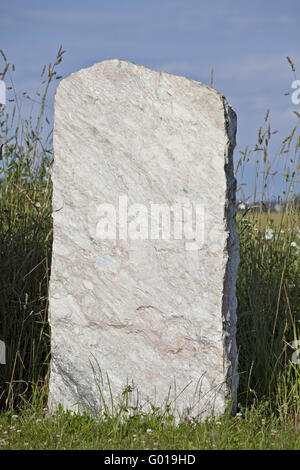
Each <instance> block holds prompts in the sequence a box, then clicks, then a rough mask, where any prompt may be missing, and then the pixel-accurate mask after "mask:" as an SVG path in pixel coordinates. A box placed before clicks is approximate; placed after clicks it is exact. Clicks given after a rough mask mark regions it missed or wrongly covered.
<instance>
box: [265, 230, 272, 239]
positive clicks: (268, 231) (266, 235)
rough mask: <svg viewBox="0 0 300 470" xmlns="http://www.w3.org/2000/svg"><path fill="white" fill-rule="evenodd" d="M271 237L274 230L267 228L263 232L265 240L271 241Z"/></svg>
mask: <svg viewBox="0 0 300 470" xmlns="http://www.w3.org/2000/svg"><path fill="white" fill-rule="evenodd" d="M273 236H274V230H273V229H272V228H268V229H267V230H266V232H265V239H266V240H272V238H273Z"/></svg>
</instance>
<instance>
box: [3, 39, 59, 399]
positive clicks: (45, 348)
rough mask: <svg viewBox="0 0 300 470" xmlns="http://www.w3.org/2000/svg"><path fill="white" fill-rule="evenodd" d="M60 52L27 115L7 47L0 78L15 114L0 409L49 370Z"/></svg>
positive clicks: (8, 146) (6, 204)
mask: <svg viewBox="0 0 300 470" xmlns="http://www.w3.org/2000/svg"><path fill="white" fill-rule="evenodd" d="M62 54H63V51H62V49H61V48H60V49H59V51H58V55H57V57H56V60H55V64H54V65H52V64H49V65H48V67H44V68H43V71H42V83H41V86H40V87H39V90H38V91H37V94H36V96H35V100H37V101H39V102H40V105H39V111H38V113H36V116H35V118H34V117H33V114H34V113H32V114H31V116H30V118H29V119H24V118H23V114H24V113H23V107H24V100H26V99H27V97H29V95H27V94H26V93H24V94H23V95H22V96H21V97H20V96H19V95H18V94H17V93H16V92H15V89H14V82H13V79H12V74H13V72H14V66H13V65H10V64H9V63H8V62H7V60H6V57H5V55H4V53H3V52H2V58H3V60H4V70H3V73H2V76H1V78H2V79H4V78H5V82H6V84H7V86H8V91H10V94H11V95H12V96H13V97H12V98H11V99H10V101H11V102H12V104H11V107H12V108H11V112H10V113H8V112H7V111H6V108H5V106H0V137H1V144H2V145H1V162H0V164H1V166H0V172H1V173H0V223H1V225H0V263H1V270H0V325H1V326H0V339H1V340H2V341H4V342H5V344H6V364H5V365H1V366H0V407H2V408H3V407H7V406H9V405H13V406H18V405H20V404H21V402H22V399H24V398H28V396H29V395H30V394H31V393H32V387H36V385H37V384H38V383H41V385H42V384H43V382H44V380H45V378H46V377H47V373H48V364H49V352H50V348H49V326H48V322H47V307H48V301H47V293H48V281H49V275H50V264H51V246H52V217H51V197H52V185H51V178H50V169H51V164H52V158H53V157H52V156H53V152H52V144H51V137H52V131H51V129H50V132H49V131H48V132H47V127H49V124H50V122H49V121H48V119H47V117H46V115H45V103H46V98H47V94H48V92H49V88H50V86H51V84H52V82H53V80H54V78H55V77H56V76H57V75H56V71H55V68H56V66H57V65H58V63H59V62H60V61H61V58H62ZM29 98H30V97H29Z"/></svg>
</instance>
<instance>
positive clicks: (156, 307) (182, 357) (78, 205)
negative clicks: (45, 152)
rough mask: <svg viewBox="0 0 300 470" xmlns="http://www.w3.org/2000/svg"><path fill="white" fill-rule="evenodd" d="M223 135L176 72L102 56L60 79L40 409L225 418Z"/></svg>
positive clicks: (227, 212) (229, 366)
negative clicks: (44, 388)
mask: <svg viewBox="0 0 300 470" xmlns="http://www.w3.org/2000/svg"><path fill="white" fill-rule="evenodd" d="M235 133H236V115H235V113H234V111H233V110H232V108H231V107H230V105H229V104H228V102H227V101H226V99H225V98H224V96H223V95H221V94H219V93H217V92H216V91H215V90H213V89H211V88H209V87H208V86H205V85H203V84H201V83H198V82H196V81H193V80H189V79H187V78H184V77H180V76H175V75H170V74H167V73H161V72H157V71H153V70H150V69H148V68H146V67H143V66H139V65H136V64H133V63H130V62H126V61H121V60H108V61H104V62H101V63H98V64H96V65H94V66H93V67H90V68H88V69H84V70H80V71H79V72H76V73H74V74H72V75H70V76H69V77H67V78H66V79H64V80H62V82H61V83H60V85H59V87H58V90H57V92H56V97H55V125H54V169H53V220H54V243H53V258H52V272H51V281H50V325H51V376H50V391H49V408H50V411H55V409H56V408H57V407H58V405H59V404H62V405H63V407H64V408H65V409H72V410H78V411H79V412H82V411H83V410H89V411H91V412H97V411H99V410H100V409H101V407H102V406H103V401H105V402H106V404H107V405H109V406H111V400H113V403H114V404H115V405H117V404H118V403H120V402H121V401H122V400H124V399H125V398H126V399H127V401H128V404H129V406H137V407H138V409H142V410H149V409H150V405H155V406H161V407H163V408H164V407H165V405H166V404H169V406H170V407H171V409H172V410H173V411H175V412H176V413H178V414H179V415H181V416H187V415H190V416H191V415H192V416H196V415H198V416H199V415H200V416H201V417H202V418H204V417H206V416H207V415H209V414H211V413H214V414H215V415H218V414H220V413H222V412H223V411H224V410H225V409H226V407H227V406H228V405H230V406H231V410H234V408H235V401H236V389H237V384H238V375H237V347H236V339H235V334H236V296H235V282H236V274H237V266H238V261H239V254H238V239H237V235H236V232H235V215H236V210H235V178H234V174H233V161H232V159H233V156H232V154H233V149H234V146H235ZM124 392H125V394H124ZM125 395H126V397H125Z"/></svg>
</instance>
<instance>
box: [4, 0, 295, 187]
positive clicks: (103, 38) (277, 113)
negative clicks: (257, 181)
mask: <svg viewBox="0 0 300 470" xmlns="http://www.w3.org/2000/svg"><path fill="white" fill-rule="evenodd" d="M299 20H300V2H299V0H284V1H283V0H260V1H258V0H251V2H250V1H249V0H247V1H245V0H222V1H221V0H214V1H208V0H198V1H197V0H182V1H177V0H147V1H146V0H123V1H121V0H110V1H102V0H85V1H82V0H81V1H77V0H72V1H71V0H52V1H51V2H49V1H44V0H39V1H36V0H22V1H21V0H9V1H8V0H0V48H1V49H2V50H3V51H4V52H5V54H6V56H7V59H8V61H9V62H10V63H14V64H15V67H16V71H15V73H14V86H15V89H16V91H17V93H18V96H21V95H22V92H23V91H27V92H29V94H30V95H31V96H32V97H34V90H35V89H36V87H37V85H38V84H39V83H40V72H41V69H42V67H43V65H44V64H45V63H46V64H48V63H49V62H53V61H54V60H55V57H56V53H57V51H58V48H59V46H60V44H62V46H63V49H64V50H66V54H65V55H64V60H63V61H62V63H61V64H60V65H59V66H58V69H57V70H58V73H59V75H62V76H63V77H66V76H67V75H69V74H70V73H72V72H75V71H77V70H79V69H81V68H85V67H89V66H91V65H93V64H95V63H97V62H100V61H102V60H105V59H112V58H120V59H125V60H129V61H133V62H135V63H137V64H142V65H145V66H148V67H150V68H152V69H155V70H160V71H165V72H169V73H174V74H177V75H183V76H186V77H188V78H192V79H194V80H197V81H200V82H202V83H204V84H208V85H209V84H210V78H211V69H212V67H214V82H213V86H214V88H215V89H216V90H217V91H219V92H221V93H223V94H224V95H225V96H226V98H227V99H228V101H229V102H230V104H231V105H232V106H233V108H234V110H235V111H236V113H237V117H238V131H237V146H236V149H235V163H237V161H238V159H239V157H240V154H239V150H244V148H245V146H246V145H250V146H253V145H254V144H255V143H256V139H257V131H258V128H259V126H260V125H261V124H263V121H264V116H265V113H266V110H267V109H270V123H271V126H272V129H273V130H279V133H278V134H276V135H274V137H273V140H274V144H273V146H271V153H270V159H271V161H272V160H273V161H272V165H274V167H275V169H278V170H279V171H281V170H282V165H283V164H282V163H281V162H280V157H279V148H280V140H282V138H284V137H286V136H287V135H288V134H289V133H290V131H291V129H292V128H293V126H294V125H295V124H296V123H297V118H296V116H295V114H294V113H293V111H295V110H296V111H298V112H299V111H300V105H298V106H297V105H295V104H293V103H292V101H291V98H290V96H285V95H284V93H286V92H290V93H292V92H293V90H292V89H291V84H292V81H293V80H295V78H297V76H296V75H295V74H293V73H292V71H291V68H290V66H289V64H288V63H287V60H286V56H289V57H291V59H292V60H293V62H294V63H295V66H296V73H297V70H300V27H299ZM3 67H4V63H3V61H1V60H0V71H1V70H3ZM299 78H300V72H299ZM57 84H58V81H56V82H55V85H57ZM54 92H55V86H54V87H53V88H52V91H51V93H50V94H49V97H48V100H47V113H48V115H49V118H50V119H51V117H52V115H53V94H54ZM35 99H37V100H38V97H37V96H36V97H35ZM253 170H254V164H252V165H251V164H250V165H249V166H248V169H247V171H246V173H245V174H244V176H243V179H242V177H241V175H240V174H238V182H239V183H241V182H243V183H245V184H246V185H247V186H245V187H244V196H248V195H249V194H250V192H251V191H252V188H253V174H254V171H253ZM281 190H282V186H281V184H280V183H279V179H278V176H276V177H274V184H273V186H272V188H271V189H270V191H271V193H272V195H276V194H279V193H280V191H281ZM271 193H270V195H271Z"/></svg>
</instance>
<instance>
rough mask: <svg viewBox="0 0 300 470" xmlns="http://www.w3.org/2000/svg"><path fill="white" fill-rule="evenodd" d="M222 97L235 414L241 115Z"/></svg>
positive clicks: (228, 358) (227, 354)
mask: <svg viewBox="0 0 300 470" xmlns="http://www.w3.org/2000/svg"><path fill="white" fill-rule="evenodd" d="M220 97H221V100H222V103H223V108H224V119H225V133H226V135H227V143H226V147H225V153H224V169H225V175H226V182H227V185H226V187H227V189H226V202H225V208H224V220H225V230H226V232H227V234H228V236H227V242H226V248H225V250H226V256H225V259H226V269H225V277H224V284H223V285H224V290H223V300H222V321H223V347H224V371H225V374H226V387H225V398H226V401H227V409H228V411H229V413H230V414H231V415H234V414H235V413H236V408H237V389H238V384H239V375H238V351H237V342H236V324H237V315H236V309H237V298H236V280H237V270H238V265H239V261H240V256H239V238H238V235H237V232H236V213H237V209H236V179H235V176H234V165H233V151H234V148H235V145H236V130H237V118H236V113H235V112H234V110H233V109H232V107H231V106H230V104H229V103H228V101H227V100H226V98H225V96H224V95H220Z"/></svg>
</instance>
